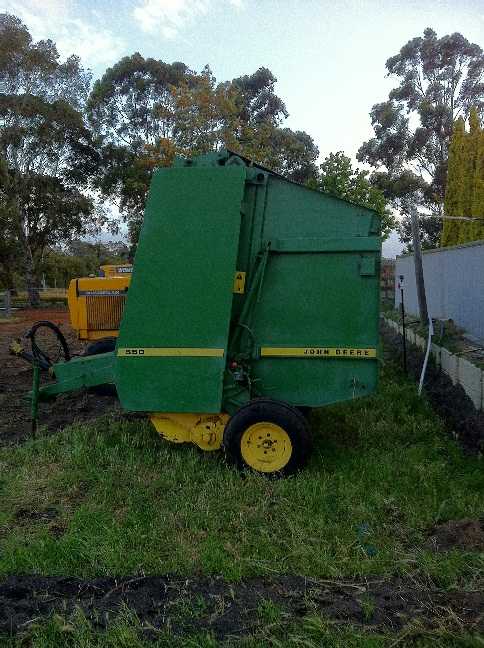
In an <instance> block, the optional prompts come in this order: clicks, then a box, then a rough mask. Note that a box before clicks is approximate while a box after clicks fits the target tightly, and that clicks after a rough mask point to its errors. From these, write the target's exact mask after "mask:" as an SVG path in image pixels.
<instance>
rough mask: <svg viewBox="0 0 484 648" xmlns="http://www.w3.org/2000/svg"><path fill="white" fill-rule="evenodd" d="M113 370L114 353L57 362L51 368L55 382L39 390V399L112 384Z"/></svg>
mask: <svg viewBox="0 0 484 648" xmlns="http://www.w3.org/2000/svg"><path fill="white" fill-rule="evenodd" d="M114 368H115V357H114V353H100V354H98V355H93V356H86V357H80V358H72V360H69V362H59V363H58V364H56V365H54V367H53V369H54V375H55V377H56V379H57V382H55V383H49V384H47V385H43V386H42V387H41V388H40V389H39V397H40V398H41V399H45V398H49V397H51V396H56V395H57V394H61V393H64V392H69V391H73V390H76V389H82V388H83V387H94V386H96V385H103V384H106V383H113V382H114Z"/></svg>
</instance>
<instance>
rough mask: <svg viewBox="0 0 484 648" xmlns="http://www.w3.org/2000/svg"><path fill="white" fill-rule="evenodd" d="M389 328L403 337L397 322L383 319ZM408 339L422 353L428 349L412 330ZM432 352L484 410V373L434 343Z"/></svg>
mask: <svg viewBox="0 0 484 648" xmlns="http://www.w3.org/2000/svg"><path fill="white" fill-rule="evenodd" d="M383 321H384V322H385V324H387V326H389V327H390V328H392V329H393V330H394V331H395V332H397V333H400V335H403V328H402V326H401V325H399V324H398V323H397V322H395V321H394V320H391V319H387V318H386V317H383ZM405 333H406V336H405V337H406V338H407V340H408V341H409V342H410V343H411V344H415V345H416V346H418V347H419V348H420V349H421V350H422V351H425V349H426V348H427V340H426V339H425V338H423V337H422V336H420V335H418V334H417V333H415V331H414V330H412V329H407V330H406V331H405ZM430 352H431V354H432V356H433V357H434V359H435V362H436V364H437V366H440V367H441V368H442V371H445V373H446V374H447V375H448V376H449V378H450V379H451V380H452V382H453V384H454V385H457V384H459V385H461V386H462V388H463V389H464V391H465V392H466V394H467V395H468V396H469V398H470V399H471V400H472V402H473V403H474V407H475V408H476V409H477V410H484V371H482V369H479V367H476V365H473V364H472V363H471V362H469V361H468V360H466V359H465V358H463V357H461V356H459V355H456V354H454V353H451V352H450V351H448V350H447V349H445V348H444V347H441V346H439V345H438V344H434V343H432V346H431V348H430Z"/></svg>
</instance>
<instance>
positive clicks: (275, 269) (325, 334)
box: [239, 175, 381, 406]
mask: <svg viewBox="0 0 484 648" xmlns="http://www.w3.org/2000/svg"><path fill="white" fill-rule="evenodd" d="M261 190H262V188H260V191H261ZM264 192H265V197H264V213H263V217H262V222H261V224H260V226H254V225H253V227H252V229H251V230H250V231H251V232H252V234H251V235H252V237H253V239H254V240H253V241H252V249H257V250H261V249H262V248H263V247H264V246H269V250H270V251H269V254H268V257H267V261H266V265H265V268H264V274H263V278H262V282H261V285H260V286H259V287H258V290H257V298H256V299H255V300H254V304H253V306H252V308H251V309H250V310H251V312H250V315H249V316H248V317H247V321H246V322H244V323H245V324H246V325H247V326H248V327H249V329H250V332H249V331H244V334H243V335H242V336H241V339H240V343H239V348H240V349H242V350H243V349H244V348H250V349H252V350H253V352H252V356H253V359H252V361H251V362H250V368H249V371H250V374H251V381H252V384H253V385H254V386H255V389H256V390H257V393H258V394H259V395H263V396H268V397H272V398H277V399H282V400H286V401H288V402H290V403H293V404H295V405H308V406H318V405H324V404H326V403H331V402H337V401H341V400H347V399H351V398H354V397H357V396H362V395H365V394H369V393H371V392H372V391H373V390H374V389H375V387H376V383H377V374H378V367H377V360H376V359H374V358H371V357H369V358H368V356H366V355H364V354H362V355H356V351H355V354H354V355H344V354H343V353H342V352H341V354H340V355H338V356H336V357H330V356H329V355H324V354H323V353H321V354H320V355H318V354H317V353H315V354H314V355H308V356H307V357H260V349H261V348H269V349H271V348H272V349H274V348H276V349H281V348H282V349H293V350H294V349H301V348H302V349H308V350H313V351H314V349H321V348H328V347H329V348H336V349H352V350H358V349H375V348H376V347H377V343H378V309H379V258H380V247H381V240H380V236H379V219H378V216H377V215H376V213H375V212H373V211H372V210H368V209H365V208H362V207H359V206H355V205H353V204H351V203H348V202H347V201H343V200H339V199H336V198H333V197H331V196H327V195H325V194H322V193H320V192H315V191H311V190H309V189H306V188H304V187H301V186H299V185H296V184H294V183H290V182H287V181H284V180H283V179H281V178H279V177H277V176H271V175H270V176H269V177H268V179H267V183H266V186H265V188H264ZM254 275H255V265H254V263H252V266H251V272H249V274H248V277H249V279H250V278H251V277H253V276H254Z"/></svg>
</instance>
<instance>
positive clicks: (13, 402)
mask: <svg viewBox="0 0 484 648" xmlns="http://www.w3.org/2000/svg"><path fill="white" fill-rule="evenodd" d="M12 320H13V321H12V322H6V321H2V323H1V324H0V409H1V412H2V415H1V417H0V445H9V444H16V443H20V442H22V441H25V440H26V439H27V438H29V437H30V436H31V435H32V422H31V416H30V400H29V399H28V398H26V396H27V394H28V392H29V391H30V389H31V388H32V367H31V365H30V364H29V363H28V362H26V361H25V360H23V359H22V358H18V357H16V356H13V355H11V354H10V351H9V346H10V343H11V342H12V340H14V339H17V338H21V339H22V338H23V337H24V336H25V334H26V332H27V331H28V330H29V329H30V328H31V326H32V324H34V322H37V321H39V320H50V321H51V322H53V323H54V324H57V325H58V326H59V327H60V329H61V331H62V332H63V334H64V336H65V338H66V340H67V342H68V344H69V348H70V349H71V352H72V353H74V354H79V353H81V352H82V351H83V348H84V344H83V343H82V342H80V341H79V340H78V339H77V337H76V335H75V333H74V331H73V330H72V329H71V327H70V325H69V315H68V313H67V311H66V310H65V309H62V308H57V309H44V308H40V309H34V310H27V309H26V310H18V311H16V312H15V317H14V318H12ZM26 350H30V348H29V346H28V341H26ZM48 380H49V377H48V376H47V375H46V374H43V375H42V381H48ZM113 409H114V410H116V411H119V405H118V402H117V400H116V398H114V397H110V396H99V395H97V394H93V393H87V392H74V393H71V394H63V395H61V396H58V397H57V398H56V399H55V400H52V401H49V402H46V403H41V404H40V407H39V415H40V416H39V423H40V425H42V426H45V428H44V430H45V431H48V432H49V431H50V432H55V431H57V430H60V429H62V428H63V427H65V426H66V425H69V424H70V423H73V422H75V421H87V420H90V419H93V418H97V417H98V416H100V415H101V414H105V413H106V412H109V411H112V410H113Z"/></svg>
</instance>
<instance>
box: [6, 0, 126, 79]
mask: <svg viewBox="0 0 484 648" xmlns="http://www.w3.org/2000/svg"><path fill="white" fill-rule="evenodd" d="M4 10H5V11H7V12H9V13H12V14H14V15H16V16H18V17H19V18H20V19H21V20H22V22H23V23H25V25H27V27H28V29H29V31H30V33H31V35H32V38H33V39H34V40H45V39H47V38H50V39H52V40H53V41H54V42H55V44H56V46H57V49H58V51H59V54H60V55H61V57H62V58H66V57H68V56H70V55H71V54H77V55H78V56H80V58H81V59H82V61H83V63H85V64H86V65H88V66H89V67H95V66H97V65H106V64H108V63H112V62H114V61H116V60H117V59H118V58H119V57H120V56H121V54H122V53H123V51H124V49H125V45H124V43H123V41H122V40H121V39H120V38H119V37H118V36H116V35H115V34H113V33H112V32H111V31H110V30H109V29H105V28H103V27H98V25H97V24H96V22H95V21H92V22H91V21H89V22H88V21H86V20H85V19H83V18H81V17H80V16H78V15H76V14H75V13H74V12H73V9H72V3H71V2H69V1H68V0H42V2H38V0H6V2H4Z"/></svg>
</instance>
